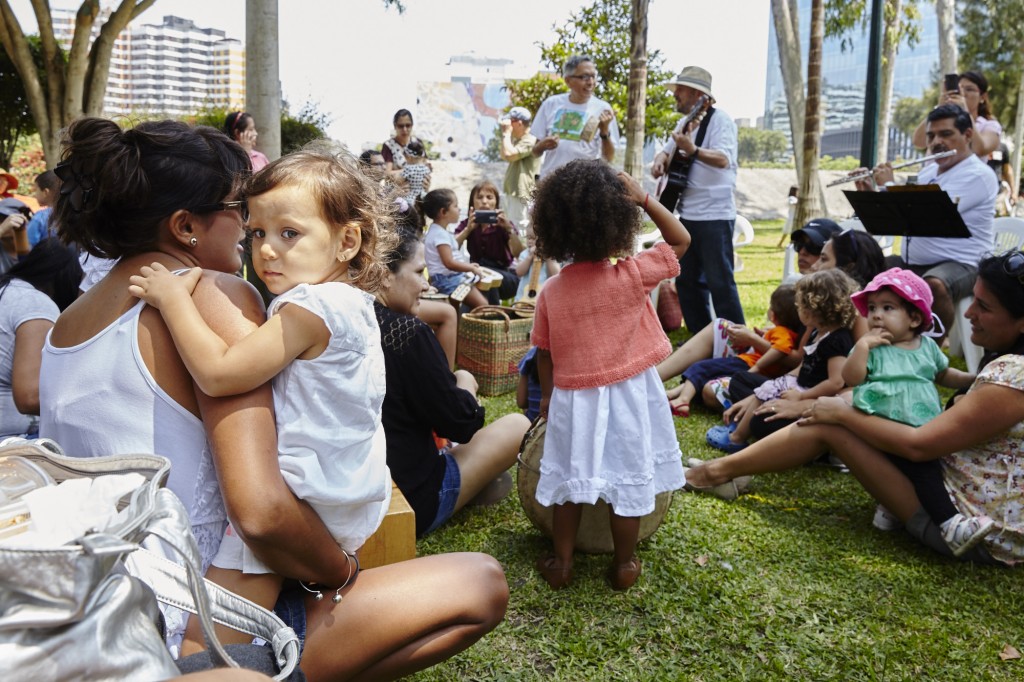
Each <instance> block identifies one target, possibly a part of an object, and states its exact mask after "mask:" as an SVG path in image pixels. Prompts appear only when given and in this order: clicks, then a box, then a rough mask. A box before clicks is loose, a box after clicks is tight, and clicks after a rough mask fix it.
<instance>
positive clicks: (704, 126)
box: [693, 107, 715, 147]
mask: <svg viewBox="0 0 1024 682" xmlns="http://www.w3.org/2000/svg"><path fill="white" fill-rule="evenodd" d="M714 114H715V108H714V107H708V113H706V114H705V115H704V118H703V119H701V122H700V125H699V126H698V127H697V138H696V139H695V140H694V141H693V144H694V145H695V146H697V147H699V146H701V145H702V144H704V136H705V135H707V133H708V124H709V123H711V117H712V116H714Z"/></svg>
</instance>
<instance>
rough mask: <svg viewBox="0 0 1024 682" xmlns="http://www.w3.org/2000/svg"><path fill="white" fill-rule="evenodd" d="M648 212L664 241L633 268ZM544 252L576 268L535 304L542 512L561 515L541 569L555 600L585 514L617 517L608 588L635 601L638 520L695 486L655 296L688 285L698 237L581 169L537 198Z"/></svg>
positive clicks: (587, 167)
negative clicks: (665, 374)
mask: <svg viewBox="0 0 1024 682" xmlns="http://www.w3.org/2000/svg"><path fill="white" fill-rule="evenodd" d="M637 205H639V206H642V207H643V208H644V210H645V211H646V212H647V214H648V215H649V216H650V217H651V219H652V220H653V221H654V223H655V225H657V227H658V229H659V230H660V231H661V234H662V236H663V237H664V238H665V242H664V243H659V244H657V245H656V246H654V248H652V249H649V250H647V251H644V252H643V253H641V254H639V255H638V256H636V257H630V256H629V254H630V253H632V250H633V243H634V238H635V235H636V234H637V232H638V231H639V229H640V224H641V223H640V213H639V211H637V209H636V207H637ZM533 228H534V230H535V232H536V235H537V250H538V252H539V253H540V254H541V256H542V257H543V258H553V259H555V260H558V261H564V262H569V263H570V264H569V265H567V266H566V267H565V268H563V269H562V271H561V273H560V274H558V275H557V276H554V277H552V278H550V279H549V280H548V282H547V284H546V285H545V287H544V289H543V290H542V291H541V294H540V297H539V299H538V301H537V312H536V317H535V318H534V326H533V343H534V345H536V346H537V347H538V351H537V365H538V370H539V373H540V380H541V387H542V390H543V398H542V400H541V414H544V415H546V416H547V418H548V429H547V436H546V438H545V443H544V455H543V458H542V459H541V466H540V469H541V472H540V480H539V482H538V484H537V493H536V495H537V501H538V502H539V503H540V504H542V505H545V506H550V505H555V511H554V524H553V535H554V550H555V551H554V554H552V555H548V556H543V557H541V558H540V559H539V560H538V562H537V568H538V570H539V571H540V573H541V575H542V576H543V577H544V579H545V580H546V581H547V582H548V584H549V585H550V586H551V588H552V589H556V590H557V589H559V588H562V587H565V586H566V585H568V584H569V583H570V582H571V581H572V560H573V549H574V544H575V539H576V531H577V529H578V527H579V523H580V513H581V511H582V510H581V508H580V505H581V504H594V503H596V502H597V500H598V499H603V500H605V501H606V502H607V503H608V505H609V508H610V512H611V513H610V518H609V521H610V523H611V531H612V538H613V542H614V546H615V553H614V558H613V561H612V565H611V567H610V570H609V580H610V582H611V585H612V587H613V588H614V589H616V590H626V589H629V588H630V587H631V586H632V585H633V583H635V582H636V579H637V578H638V577H639V575H640V560H639V559H637V557H636V554H635V553H634V551H635V549H636V543H637V538H638V535H639V530H640V517H642V516H644V515H645V514H648V513H650V512H651V511H653V510H654V498H655V496H656V495H657V494H658V493H660V492H664V491H666V490H674V489H677V488H679V487H680V486H682V485H683V484H684V483H685V479H684V476H683V469H682V463H681V453H680V451H679V443H678V441H677V440H676V434H675V429H674V427H673V424H672V414H671V412H670V411H669V407H668V404H667V403H666V402H665V398H664V394H665V390H664V387H663V386H662V383H661V380H660V379H659V378H658V373H657V371H656V370H655V365H657V364H658V362H660V361H661V360H663V359H664V358H665V356H667V355H668V354H669V353H670V352H671V345H670V344H669V342H668V339H667V338H666V337H665V335H664V333H663V332H662V331H661V327H660V325H659V323H658V318H657V315H656V314H655V312H654V307H653V306H652V305H651V302H650V299H649V298H648V294H649V293H650V291H651V289H653V288H654V287H655V286H657V285H658V283H659V282H661V281H662V280H663V279H667V278H670V277H675V276H676V275H677V274H679V262H678V259H679V257H680V256H681V255H682V254H683V253H684V252H685V251H686V249H687V247H688V246H689V245H690V234H689V233H688V232H687V231H686V228H684V227H683V225H682V223H680V222H679V220H677V219H676V217H675V216H674V215H672V213H671V212H670V211H669V210H667V209H666V208H665V207H663V206H662V205H661V204H660V203H658V202H657V201H651V199H650V197H649V196H648V195H647V194H646V193H645V192H644V191H643V189H641V188H640V186H639V185H638V184H637V183H636V181H634V180H633V179H632V178H631V177H629V176H628V175H626V174H624V173H618V174H616V172H615V171H614V170H612V168H611V167H609V166H608V165H607V164H605V163H603V162H601V161H573V162H572V163H569V164H567V165H565V166H563V167H562V168H560V169H558V170H557V171H555V172H554V173H552V174H551V175H549V176H548V177H547V178H545V179H544V181H543V182H542V183H541V184H540V185H539V186H538V189H537V195H536V200H535V204H534V209H533Z"/></svg>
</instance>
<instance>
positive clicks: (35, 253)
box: [0, 237, 82, 311]
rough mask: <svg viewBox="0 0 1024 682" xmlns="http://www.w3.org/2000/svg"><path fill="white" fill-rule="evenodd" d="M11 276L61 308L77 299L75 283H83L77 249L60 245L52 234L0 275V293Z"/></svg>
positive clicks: (1, 293)
mask: <svg viewBox="0 0 1024 682" xmlns="http://www.w3.org/2000/svg"><path fill="white" fill-rule="evenodd" d="M12 279H20V280H22V281H25V282H28V283H29V284H31V285H32V286H34V287H35V288H36V289H38V290H39V291H41V292H43V293H44V294H46V295H47V296H49V297H50V298H52V299H53V302H54V303H56V304H57V307H58V308H60V310H61V311H63V310H64V309H65V308H67V307H68V306H69V305H71V304H72V303H74V302H75V299H76V298H78V286H79V285H80V284H81V283H82V266H81V264H80V263H79V262H78V250H77V249H75V247H73V246H66V245H64V244H61V243H60V241H59V240H58V239H56V238H54V237H50V238H48V239H43V240H42V241H40V242H39V243H38V244H36V245H35V247H34V248H33V249H32V250H31V251H30V252H29V254H28V255H27V256H25V257H24V258H22V259H21V260H20V261H18V262H17V263H15V264H14V265H12V266H11V269H10V270H8V271H7V272H5V273H4V274H3V276H0V296H3V291H4V290H5V289H7V285H8V284H9V283H10V281H11V280H12Z"/></svg>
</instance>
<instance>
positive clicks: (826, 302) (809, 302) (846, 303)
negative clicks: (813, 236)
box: [796, 268, 860, 329]
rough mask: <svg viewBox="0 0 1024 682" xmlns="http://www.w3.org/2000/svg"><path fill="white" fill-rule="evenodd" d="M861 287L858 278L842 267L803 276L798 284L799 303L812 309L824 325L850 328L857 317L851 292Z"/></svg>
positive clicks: (805, 308) (807, 308) (797, 302)
mask: <svg viewBox="0 0 1024 682" xmlns="http://www.w3.org/2000/svg"><path fill="white" fill-rule="evenodd" d="M859 289H860V285H859V284H857V281H856V280H855V279H853V278H852V277H850V276H849V275H847V274H846V273H845V272H843V271H842V270H840V269H839V268H831V269H829V270H820V271H818V272H812V273H811V274H809V275H804V276H803V277H801V278H800V279H799V280H798V281H797V283H796V304H797V306H798V307H800V308H803V309H804V310H808V311H811V312H812V313H813V314H814V316H815V317H816V318H818V322H819V323H820V324H821V325H822V326H826V327H831V326H833V325H838V326H840V327H845V328H846V329H849V328H850V327H852V326H853V321H854V320H855V319H856V318H857V309H856V308H854V307H853V301H852V300H850V295H851V294H853V293H855V292H856V291H858V290H859Z"/></svg>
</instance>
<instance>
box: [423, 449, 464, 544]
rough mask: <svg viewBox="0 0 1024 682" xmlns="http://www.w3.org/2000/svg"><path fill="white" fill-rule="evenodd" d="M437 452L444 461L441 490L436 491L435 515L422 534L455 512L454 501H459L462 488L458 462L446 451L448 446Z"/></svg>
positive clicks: (432, 529)
mask: <svg viewBox="0 0 1024 682" xmlns="http://www.w3.org/2000/svg"><path fill="white" fill-rule="evenodd" d="M438 454H439V455H440V456H442V457H444V459H445V462H444V478H443V479H442V480H441V490H440V491H439V492H438V493H437V516H435V517H434V521H433V523H431V524H430V528H427V529H426V530H425V531H423V535H426V534H427V533H433V532H434V531H435V530H437V529H438V528H439V527H440V526H442V525H443V524H444V522H445V521H447V520H448V519H450V518H451V517H452V514H454V513H455V503H456V502H458V501H459V491H460V490H461V489H462V473H461V472H460V471H459V463H458V462H456V461H455V458H454V457H452V455H451V453H450V452H448V448H443V449H442V450H441V452H439V453H438Z"/></svg>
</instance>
